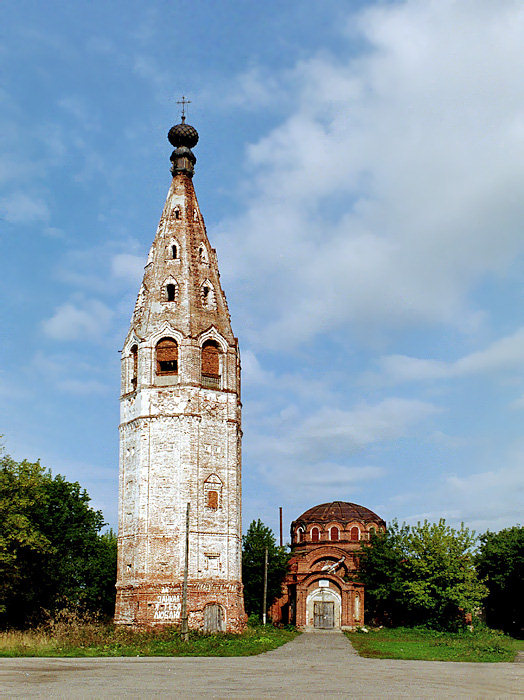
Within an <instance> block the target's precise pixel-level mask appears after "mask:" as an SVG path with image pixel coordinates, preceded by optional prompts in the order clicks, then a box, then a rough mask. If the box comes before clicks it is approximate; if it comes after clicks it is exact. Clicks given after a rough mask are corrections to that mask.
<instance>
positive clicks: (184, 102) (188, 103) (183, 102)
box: [177, 95, 191, 121]
mask: <svg viewBox="0 0 524 700" xmlns="http://www.w3.org/2000/svg"><path fill="white" fill-rule="evenodd" d="M190 104H191V100H187V99H186V97H185V95H182V99H181V100H177V105H182V121H185V119H186V105H190Z"/></svg>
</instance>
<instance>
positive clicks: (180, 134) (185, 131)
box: [167, 122, 198, 148]
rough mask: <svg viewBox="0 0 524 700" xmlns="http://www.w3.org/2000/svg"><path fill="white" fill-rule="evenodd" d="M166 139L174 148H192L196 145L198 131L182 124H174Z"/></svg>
mask: <svg viewBox="0 0 524 700" xmlns="http://www.w3.org/2000/svg"><path fill="white" fill-rule="evenodd" d="M167 138H168V139H169V143H171V144H172V145H173V146H174V147H175V148H177V147H178V146H186V147H187V148H193V147H194V146H196V145H197V143H198V131H197V130H196V129H195V127H194V126H191V125H190V124H186V123H185V122H182V123H181V124H176V125H175V126H173V127H171V129H170V130H169V133H168V135H167Z"/></svg>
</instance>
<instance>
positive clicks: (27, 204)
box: [0, 192, 49, 224]
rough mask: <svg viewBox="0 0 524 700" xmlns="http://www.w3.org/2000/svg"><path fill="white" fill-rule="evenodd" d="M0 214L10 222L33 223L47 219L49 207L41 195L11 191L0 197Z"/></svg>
mask: <svg viewBox="0 0 524 700" xmlns="http://www.w3.org/2000/svg"><path fill="white" fill-rule="evenodd" d="M0 216H1V217H2V218H3V219H5V220H6V221H8V222H9V223H11V224H33V223H35V222H38V221H47V220H48V219H49V207H48V206H47V204H46V203H45V202H44V200H43V199H42V198H41V197H38V196H32V195H29V194H26V193H25V192H13V193H12V194H10V195H7V196H6V197H2V199H0Z"/></svg>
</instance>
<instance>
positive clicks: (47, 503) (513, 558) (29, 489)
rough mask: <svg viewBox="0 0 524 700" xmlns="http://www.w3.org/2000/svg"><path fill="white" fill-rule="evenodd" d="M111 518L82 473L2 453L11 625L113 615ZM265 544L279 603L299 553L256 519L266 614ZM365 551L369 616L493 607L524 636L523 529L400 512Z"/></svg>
mask: <svg viewBox="0 0 524 700" xmlns="http://www.w3.org/2000/svg"><path fill="white" fill-rule="evenodd" d="M105 525H106V524H105V523H104V518H103V515H102V512H101V511H99V510H95V509H93V508H92V507H91V506H90V498H89V495H88V494H87V492H86V490H85V489H83V488H82V487H81V486H80V484H79V483H78V482H68V481H67V480H66V479H64V477H63V476H60V475H57V476H54V477H53V476H52V474H51V472H50V471H49V470H46V469H45V468H44V467H42V466H41V465H40V463H39V462H29V461H27V460H23V461H21V462H16V461H15V460H13V459H12V458H11V457H9V455H7V454H5V452H3V451H2V452H0V625H1V626H3V627H6V626H14V627H15V626H16V627H23V626H27V625H31V624H36V623H38V622H40V621H41V620H42V619H43V618H44V617H45V616H46V615H53V614H55V613H56V612H57V611H59V610H61V609H64V608H74V609H75V610H80V611H82V612H87V613H96V614H99V615H101V616H103V617H106V618H110V617H111V616H112V615H113V613H114V602H115V580H116V559H117V546H116V535H115V534H114V533H113V532H112V531H111V530H104V528H105ZM266 549H267V551H268V577H267V580H268V587H267V607H268V608H269V607H270V606H271V604H272V603H273V602H274V601H275V600H276V599H277V598H278V597H279V596H280V594H281V590H282V582H283V580H284V577H285V574H286V570H287V564H288V560H289V557H290V552H289V548H288V547H278V546H277V545H276V542H275V537H274V535H273V532H272V530H271V529H270V528H268V527H266V526H265V525H264V523H262V522H261V521H260V520H256V521H253V522H252V523H251V524H250V525H249V528H248V530H247V533H246V535H245V536H244V537H243V541H242V578H243V583H244V600H245V607H246V612H247V613H248V614H252V615H257V616H260V617H261V615H262V591H263V580H264V557H265V550H266ZM359 559H360V571H359V574H358V575H359V577H360V580H361V581H362V582H363V583H364V584H365V601H366V619H367V620H368V622H375V623H379V624H386V625H393V626H397V625H426V626H429V627H438V628H445V629H456V628H459V627H461V626H464V625H465V624H467V623H468V622H469V619H470V616H471V615H475V614H477V613H478V612H479V611H480V610H481V609H482V610H483V611H484V613H485V616H486V622H487V624H488V625H490V626H492V627H496V628H499V629H503V630H505V631H507V632H511V633H513V634H519V633H521V630H522V626H523V619H524V615H523V603H522V595H521V586H522V581H523V580H524V527H521V526H519V525H518V526H515V527H511V528H506V529H504V530H501V531H500V532H498V533H493V532H487V533H485V534H483V535H481V536H480V538H479V539H477V538H476V536H475V535H474V533H473V532H471V531H470V530H468V528H465V527H464V526H463V525H462V526H461V527H460V528H458V529H453V528H452V527H450V526H448V525H446V523H445V521H444V520H441V521H440V522H439V523H428V522H424V523H422V524H420V523H419V524H418V525H416V526H408V525H405V524H404V525H399V524H398V523H397V522H396V521H393V522H392V523H391V524H390V525H389V526H388V528H387V530H386V532H384V533H378V534H374V535H372V537H371V541H370V542H369V543H363V544H362V547H361V550H360V552H359Z"/></svg>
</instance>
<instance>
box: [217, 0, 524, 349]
mask: <svg viewBox="0 0 524 700" xmlns="http://www.w3.org/2000/svg"><path fill="white" fill-rule="evenodd" d="M351 31H352V32H353V34H354V33H357V34H358V37H359V39H360V40H363V41H365V42H366V43H367V44H368V47H367V50H366V51H365V52H364V53H361V54H359V55H358V56H356V57H355V56H354V55H353V56H351V57H349V58H347V59H341V58H338V57H337V58H334V57H330V56H329V54H327V53H323V54H322V55H319V56H316V57H314V58H312V59H310V60H306V61H302V62H301V63H299V64H297V65H296V67H295V69H294V70H293V71H286V72H285V73H282V74H281V75H280V76H276V79H278V80H279V81H280V82H281V83H284V87H285V89H286V90H287V91H288V92H289V94H290V101H289V102H290V104H292V105H293V107H292V108H291V109H290V111H289V113H288V116H287V118H286V119H285V120H284V121H283V122H282V123H280V124H279V125H278V126H276V127H275V128H274V129H273V130H272V131H271V133H268V134H267V135H266V136H265V137H264V138H261V139H260V140H259V141H258V142H257V143H254V144H252V146H251V148H250V149H249V150H248V164H247V165H248V171H249V172H248V175H249V178H250V180H251V181H252V182H253V187H252V189H251V193H250V195H249V196H248V198H247V201H246V203H245V204H246V208H245V213H244V214H243V215H242V216H240V217H238V218H231V219H229V220H225V221H223V222H222V224H221V225H220V227H219V233H220V235H221V241H220V249H221V250H222V251H223V253H222V256H221V260H223V261H224V264H223V268H224V273H225V274H227V275H229V276H230V277H232V278H233V279H234V280H235V281H236V283H237V284H238V285H239V286H240V287H241V288H242V291H243V294H242V297H241V295H240V293H239V295H238V296H239V305H241V308H240V312H241V313H242V314H244V316H245V318H246V319H248V318H250V319H252V318H253V314H254V313H255V314H256V317H257V321H258V323H257V324H251V327H252V328H254V329H255V330H253V331H252V332H251V338H250V339H251V341H252V343H253V345H254V347H255V348H256V347H257V346H260V345H265V346H271V347H280V348H282V347H286V346H291V345H297V344H299V343H300V342H302V341H303V340H305V339H306V340H307V339H309V338H311V337H312V336H314V335H316V334H318V333H321V332H325V331H329V330H332V329H340V328H344V327H345V326H346V325H347V324H352V326H353V327H355V326H360V327H362V328H364V329H367V332H368V333H369V331H370V330H378V329H379V330H380V331H385V330H387V329H388V328H391V327H399V326H404V325H406V324H416V323H419V322H421V321H423V322H429V323H452V324H456V325H457V326H458V327H459V328H469V327H471V325H474V324H475V323H477V322H478V310H477V309H475V308H474V307H473V306H472V305H471V302H470V301H469V299H470V292H471V290H472V289H473V288H474V287H475V285H477V284H478V283H479V282H480V281H482V280H483V279H484V278H485V277H486V276H487V275H497V274H500V273H501V272H502V271H503V270H504V269H505V268H506V266H507V265H509V264H510V263H511V262H512V261H513V260H514V258H515V256H516V255H517V254H518V253H519V252H521V251H522V250H523V249H524V239H523V238H522V234H521V222H522V220H523V219H524V201H523V200H522V197H521V192H520V190H521V183H522V181H523V180H524V138H523V134H524V117H523V115H524V94H523V93H522V90H521V85H522V82H523V80H524V64H523V63H522V61H521V50H522V48H521V47H522V44H523V42H524V9H523V8H522V5H521V4H520V3H517V2H512V1H509V0H508V1H506V2H500V3H496V4H493V3H488V2H480V3H479V2H469V1H465V2H462V3H456V2H452V1H451V0H440V1H439V2H436V1H432V2H427V3H419V2H416V1H415V0H412V1H408V2H404V3H395V4H389V5H380V6H379V7H374V8H373V9H371V10H369V11H368V10H365V11H363V12H360V13H359V14H356V15H354V16H353V17H352V30H351ZM487 47H489V50H488V49H487ZM226 232H227V234H226ZM255 272H256V274H254V273H255ZM246 292H247V293H246ZM244 298H245V299H247V300H249V302H244V301H243V299H244ZM253 300H254V301H253ZM244 306H245V308H244Z"/></svg>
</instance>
